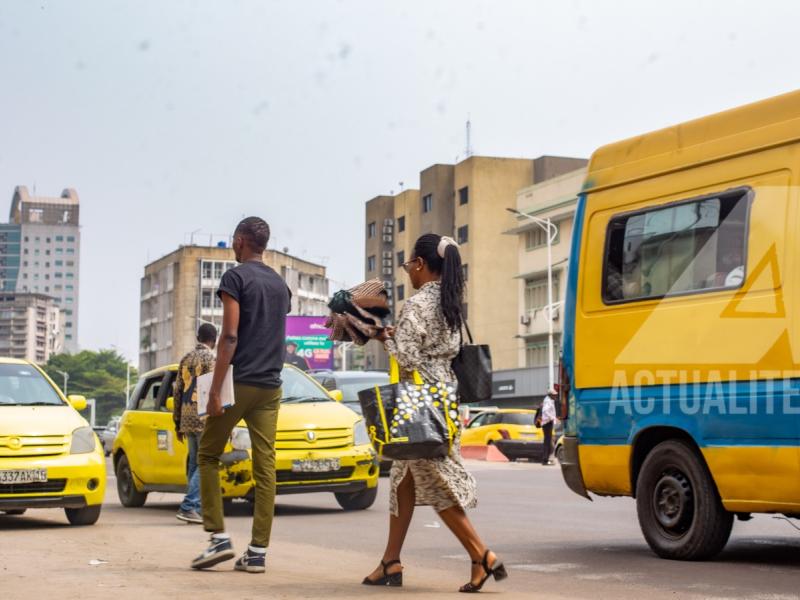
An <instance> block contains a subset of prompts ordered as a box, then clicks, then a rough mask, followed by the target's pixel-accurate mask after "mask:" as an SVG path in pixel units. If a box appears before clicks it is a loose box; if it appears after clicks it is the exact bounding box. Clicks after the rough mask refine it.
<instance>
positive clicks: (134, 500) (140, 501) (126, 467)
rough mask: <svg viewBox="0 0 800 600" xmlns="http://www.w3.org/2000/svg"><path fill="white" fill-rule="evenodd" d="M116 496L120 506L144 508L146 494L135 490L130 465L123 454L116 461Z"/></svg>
mask: <svg viewBox="0 0 800 600" xmlns="http://www.w3.org/2000/svg"><path fill="white" fill-rule="evenodd" d="M116 475H117V496H119V501H120V504H122V506H124V507H126V508H138V507H140V506H144V503H145V501H146V500H147V492H140V491H139V490H137V489H136V484H135V483H134V482H133V473H132V472H131V465H130V463H128V457H127V456H125V455H124V454H123V455H122V456H120V457H119V461H117V472H116Z"/></svg>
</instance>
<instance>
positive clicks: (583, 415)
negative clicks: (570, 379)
mask: <svg viewBox="0 0 800 600" xmlns="http://www.w3.org/2000/svg"><path fill="white" fill-rule="evenodd" d="M573 394H574V395H575V406H576V412H575V413H574V414H573V416H574V417H576V419H575V421H576V425H577V430H578V431H579V432H580V434H579V438H580V442H581V443H582V444H598V445H615V444H631V443H632V442H633V441H634V439H635V438H636V436H637V435H638V434H639V432H641V431H642V430H644V429H647V428H650V427H655V426H668V427H677V428H679V429H682V430H684V431H686V432H688V433H689V434H690V435H691V436H692V437H693V438H694V440H695V441H696V442H697V443H698V445H699V446H701V447H712V446H800V379H790V380H770V381H767V380H764V381H753V382H750V381H739V382H722V383H720V382H711V383H698V384H688V385H685V386H678V385H657V386H642V387H638V388H634V387H621V388H616V389H615V388H591V389H583V390H575V389H573ZM571 420H572V419H571ZM799 459H800V455H799Z"/></svg>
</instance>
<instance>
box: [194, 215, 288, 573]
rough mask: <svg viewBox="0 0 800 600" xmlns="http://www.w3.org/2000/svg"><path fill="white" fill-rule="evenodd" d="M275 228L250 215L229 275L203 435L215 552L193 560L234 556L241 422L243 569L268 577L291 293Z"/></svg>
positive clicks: (238, 234) (203, 473)
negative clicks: (227, 503)
mask: <svg viewBox="0 0 800 600" xmlns="http://www.w3.org/2000/svg"><path fill="white" fill-rule="evenodd" d="M268 241H269V225H267V223H266V222H265V221H264V220H263V219H260V218H258V217H248V218H246V219H244V220H243V221H242V222H240V223H239V225H238V226H237V227H236V230H235V232H234V234H233V250H234V253H235V254H236V261H237V262H238V263H240V264H239V266H237V267H235V268H233V269H230V270H229V271H227V272H225V274H224V275H223V276H222V280H221V281H220V286H219V290H218V292H217V294H218V296H219V297H220V299H221V300H222V307H223V312H222V332H221V334H220V340H219V345H218V348H217V359H216V363H215V365H214V376H213V380H212V383H211V389H210V392H209V399H208V418H207V419H206V424H205V428H204V429H203V436H202V437H201V438H200V450H199V458H198V462H199V465H200V495H201V499H202V505H203V527H204V529H205V530H206V531H208V532H210V533H211V543H210V545H209V546H208V548H207V549H206V550H205V551H204V552H203V553H202V554H201V555H200V556H198V557H197V558H196V559H195V560H194V561H193V562H192V567H193V568H195V569H207V568H210V567H213V566H214V565H216V564H218V563H220V562H223V561H225V560H229V559H231V558H233V557H234V551H233V545H232V543H231V539H230V536H229V535H228V534H227V533H226V532H225V523H224V517H223V511H222V494H221V492H220V481H219V457H220V455H221V454H222V452H223V450H224V449H225V444H226V443H227V441H228V438H229V437H230V435H231V432H232V431H233V428H234V427H235V426H236V424H237V423H238V422H239V421H240V420H242V419H244V421H245V423H247V428H248V430H249V432H250V440H251V443H252V456H253V478H254V479H255V503H254V506H253V528H252V538H251V540H250V544H249V545H248V547H247V550H246V551H245V552H244V554H243V555H242V556H241V557H240V558H239V559H238V560H237V561H236V565H235V568H236V570H238V571H247V572H248V573H263V572H264V571H265V566H266V552H267V546H269V538H270V533H271V530H272V519H273V516H274V512H275V430H276V428H277V423H278V409H279V408H280V401H281V395H282V391H281V370H282V368H283V359H284V354H285V349H284V341H285V338H286V314H287V313H288V312H289V310H290V308H291V292H290V291H289V288H288V287H287V286H286V282H285V281H284V280H283V279H282V278H281V277H280V275H278V274H277V273H276V272H275V271H274V270H273V269H271V268H270V267H268V266H267V265H265V264H264V261H263V255H264V250H265V249H266V247H267V242H268ZM231 366H232V367H233V390H234V403H233V405H231V406H228V407H225V408H223V406H222V399H221V392H222V384H223V382H224V380H225V377H226V375H227V372H228V369H229V368H230V367H231Z"/></svg>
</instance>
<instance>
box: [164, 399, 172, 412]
mask: <svg viewBox="0 0 800 600" xmlns="http://www.w3.org/2000/svg"><path fill="white" fill-rule="evenodd" d="M164 408H166V409H167V411H168V412H172V411H173V410H175V397H174V396H170V397H169V398H167V400H166V402H164Z"/></svg>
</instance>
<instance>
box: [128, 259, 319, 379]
mask: <svg viewBox="0 0 800 600" xmlns="http://www.w3.org/2000/svg"><path fill="white" fill-rule="evenodd" d="M264 262H265V263H266V264H268V265H269V266H270V267H272V268H273V269H275V270H276V271H277V272H278V273H280V275H281V276H282V277H283V278H284V279H285V280H286V283H287V285H288V286H289V289H290V290H291V291H292V314H294V315H308V316H324V315H326V314H328V312H329V311H328V308H327V303H328V287H329V284H328V278H327V273H326V269H325V267H324V266H321V265H317V264H314V263H311V262H308V261H305V260H302V259H299V258H296V257H294V256H291V255H289V254H285V253H283V252H278V251H275V250H267V251H266V252H265V253H264ZM234 266H236V261H235V257H234V253H233V250H232V249H231V248H228V247H225V246H181V247H180V248H178V249H177V250H175V251H174V252H171V253H170V254H167V255H166V256H164V257H162V258H159V259H158V260H156V261H154V262H152V263H150V264H148V265H147V266H146V267H145V270H144V277H142V279H141V299H140V317H139V330H140V351H139V370H140V371H147V370H150V369H154V368H156V367H158V366H162V365H165V364H169V363H172V362H176V361H178V360H179V359H180V358H181V357H182V356H183V355H184V354H185V353H186V352H188V351H189V350H190V349H191V348H192V347H193V346H194V344H195V336H196V333H197V328H198V327H199V325H200V323H202V322H209V323H213V324H214V325H216V326H217V328H218V329H219V328H220V327H221V325H222V303H221V301H220V300H219V298H218V297H217V295H216V291H217V289H218V288H219V282H220V279H221V278H222V274H223V273H224V272H225V271H227V270H228V269H230V268H232V267H234Z"/></svg>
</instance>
